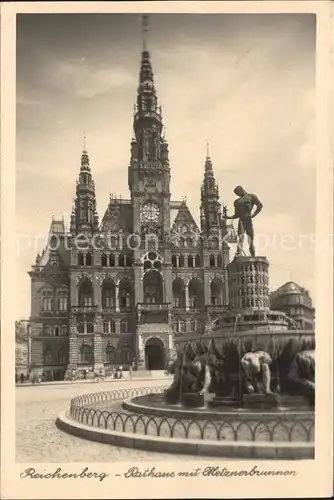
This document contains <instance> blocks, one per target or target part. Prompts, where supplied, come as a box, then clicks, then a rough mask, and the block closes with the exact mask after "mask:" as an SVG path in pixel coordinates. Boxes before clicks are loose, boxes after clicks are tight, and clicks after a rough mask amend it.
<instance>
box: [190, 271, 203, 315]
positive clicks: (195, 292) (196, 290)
mask: <svg viewBox="0 0 334 500" xmlns="http://www.w3.org/2000/svg"><path fill="white" fill-rule="evenodd" d="M202 304H203V292H202V284H201V282H200V281H199V280H198V279H196V278H193V279H191V280H190V282H189V305H190V307H191V308H192V309H200V308H201V307H202Z"/></svg>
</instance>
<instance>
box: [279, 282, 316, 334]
mask: <svg viewBox="0 0 334 500" xmlns="http://www.w3.org/2000/svg"><path fill="white" fill-rule="evenodd" d="M270 303H271V306H272V307H273V308H275V309H279V310H280V311H284V312H285V313H286V315H287V316H288V317H289V318H290V319H291V320H292V322H293V323H294V324H295V325H296V326H297V327H298V328H299V329H301V330H311V331H313V330H314V328H315V309H314V307H313V304H312V299H311V297H310V294H309V292H308V291H307V290H306V289H305V288H303V287H301V286H300V285H298V284H297V283H294V282H293V281H290V282H288V283H285V284H284V285H282V286H281V287H279V288H278V289H277V290H275V291H273V292H271V294H270Z"/></svg>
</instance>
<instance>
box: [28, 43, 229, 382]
mask: <svg viewBox="0 0 334 500" xmlns="http://www.w3.org/2000/svg"><path fill="white" fill-rule="evenodd" d="M170 177H171V173H170V165H169V153H168V144H167V142H166V140H165V138H164V135H163V124H162V116H161V108H160V107H158V105H157V96H156V90H155V85H154V79H153V71H152V67H151V62H150V56H149V53H148V52H147V51H144V52H143V53H142V60H141V68H140V77H139V88H138V94H137V104H136V109H135V111H134V117H133V139H132V141H131V154H130V163H129V167H128V184H129V191H130V196H129V198H128V199H123V198H121V197H116V196H114V195H110V200H109V205H108V207H107V209H106V211H105V214H104V216H103V218H102V221H101V223H99V220H98V215H97V212H96V198H95V185H94V181H93V175H92V169H91V166H90V159H89V156H88V154H87V152H86V151H83V153H82V157H81V165H80V172H79V178H78V181H77V186H76V198H75V202H74V206H73V211H72V215H71V221H70V229H69V231H67V230H66V229H65V225H64V221H59V220H52V222H51V228H50V236H49V241H48V245H47V247H46V248H45V249H44V251H43V252H42V254H41V255H38V256H37V258H36V262H35V264H34V265H33V266H32V269H31V271H30V277H31V318H30V320H31V325H32V330H31V334H32V369H33V371H39V372H44V373H45V374H48V376H49V377H50V378H53V379H58V378H63V377H64V375H65V372H66V371H68V372H72V371H73V370H75V371H76V372H82V371H83V370H88V371H89V370H98V371H100V370H102V371H107V372H108V371H110V370H112V369H113V368H114V367H115V366H117V365H122V366H123V367H125V368H126V367H128V366H129V365H130V364H131V363H134V364H135V366H136V367H137V368H138V369H141V368H143V369H163V368H164V367H165V364H166V363H167V362H168V361H169V359H170V358H171V357H172V356H173V355H174V347H173V346H174V339H175V336H177V335H184V334H187V333H189V334H191V333H194V332H200V333H204V330H205V325H206V324H207V323H208V322H210V321H212V320H213V319H214V318H216V317H218V316H219V315H220V314H221V313H222V311H224V310H225V309H226V307H227V303H228V283H227V271H226V269H227V265H228V263H229V246H228V244H227V243H226V241H225V240H224V237H225V236H226V234H227V232H228V227H226V222H225V221H224V219H223V218H222V214H221V204H220V201H219V192H218V186H217V183H216V181H215V178H214V174H213V166H212V162H211V159H210V157H209V154H208V155H207V158H206V160H205V166H204V178H203V184H202V187H201V191H200V194H201V211H200V227H199V226H198V225H197V224H196V222H195V219H194V217H193V216H192V214H191V213H190V211H189V208H188V206H187V203H186V200H183V201H173V200H171V193H170ZM173 211H176V215H174V214H173Z"/></svg>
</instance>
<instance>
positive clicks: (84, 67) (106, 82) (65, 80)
mask: <svg viewBox="0 0 334 500" xmlns="http://www.w3.org/2000/svg"><path fill="white" fill-rule="evenodd" d="M53 83H54V85H56V86H58V87H60V88H66V87H67V91H68V92H69V93H71V92H74V93H75V94H76V95H77V96H79V97H85V98H91V97H97V96H99V95H101V94H105V93H110V92H112V91H113V89H117V88H119V87H124V86H126V85H131V84H133V83H134V76H133V74H131V73H130V72H129V71H128V70H126V69H125V68H123V67H121V66H119V67H117V66H113V67H111V68H98V67H96V66H95V65H91V64H88V63H87V62H86V60H84V59H83V60H79V61H58V63H57V64H56V67H55V68H54V70H53Z"/></svg>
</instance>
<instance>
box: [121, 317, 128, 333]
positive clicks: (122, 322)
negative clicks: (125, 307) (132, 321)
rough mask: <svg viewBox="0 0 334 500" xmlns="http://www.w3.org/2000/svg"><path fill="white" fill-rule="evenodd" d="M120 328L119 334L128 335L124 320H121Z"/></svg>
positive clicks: (126, 324)
mask: <svg viewBox="0 0 334 500" xmlns="http://www.w3.org/2000/svg"><path fill="white" fill-rule="evenodd" d="M120 327H121V328H120V329H121V333H128V322H127V320H126V319H122V321H121V324H120Z"/></svg>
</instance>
